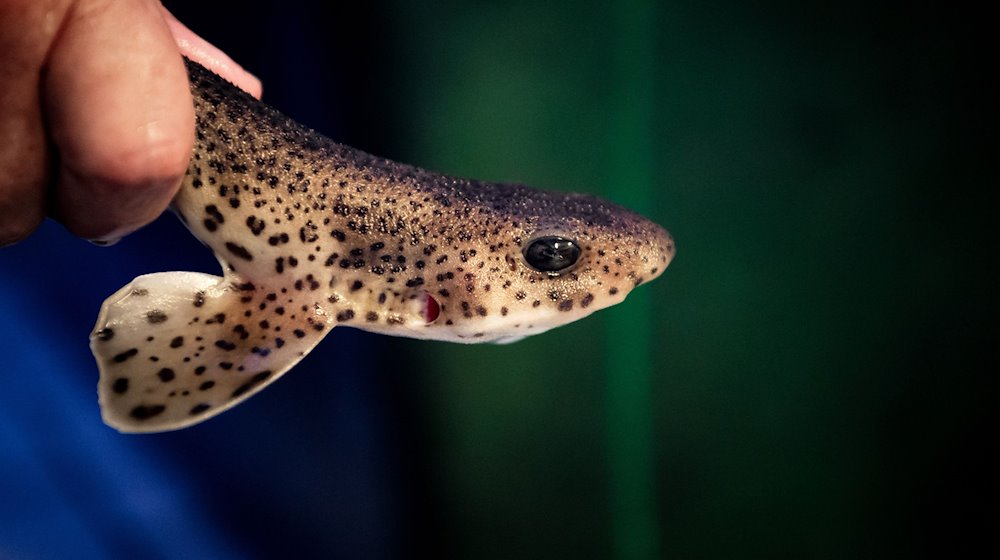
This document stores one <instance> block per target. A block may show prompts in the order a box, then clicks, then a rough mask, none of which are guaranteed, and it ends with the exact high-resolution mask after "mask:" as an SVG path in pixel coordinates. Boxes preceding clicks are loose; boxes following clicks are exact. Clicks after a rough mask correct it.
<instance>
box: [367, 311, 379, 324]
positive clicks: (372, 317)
mask: <svg viewBox="0 0 1000 560" xmlns="http://www.w3.org/2000/svg"><path fill="white" fill-rule="evenodd" d="M365 320H366V321H368V322H369V323H374V322H375V321H378V313H375V312H374V311H369V312H368V313H367V314H365Z"/></svg>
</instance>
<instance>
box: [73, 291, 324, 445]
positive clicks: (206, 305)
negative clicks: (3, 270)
mask: <svg viewBox="0 0 1000 560" xmlns="http://www.w3.org/2000/svg"><path fill="white" fill-rule="evenodd" d="M315 297H318V296H317V292H310V291H294V292H292V293H289V292H288V291H287V290H276V291H270V290H268V288H267V287H265V286H257V285H254V284H252V283H249V282H242V281H241V280H240V279H238V278H234V277H232V276H227V277H226V278H220V277H218V276H212V275H209V274H201V273H196V272H162V273H157V274H148V275H145V276H140V277H138V278H136V279H135V280H133V281H132V282H131V283H129V284H128V285H126V286H125V287H124V288H122V289H121V290H118V291H117V292H116V293H115V294H114V295H112V296H111V297H109V298H108V299H107V300H105V302H104V305H103V306H102V307H101V312H100V315H99V316H98V318H97V325H96V326H95V328H94V332H93V334H92V335H91V341H90V347H91V350H92V351H93V352H94V356H95V357H96V358H97V363H98V367H99V368H100V372H101V377H100V381H99V385H98V393H99V397H100V404H101V414H102V416H103V417H104V421H105V423H107V424H108V425H109V426H111V427H113V428H115V429H117V430H119V431H122V432H160V431H167V430H176V429H179V428H184V427H187V426H190V425H192V424H197V423H198V422H201V421H203V420H205V419H207V418H211V417H212V416H215V415H216V414H219V413H220V412H222V411H224V410H226V409H228V408H230V407H232V406H234V405H236V404H238V403H239V402H241V401H243V400H244V399H246V398H247V397H249V396H250V395H253V394H254V393H256V392H257V391H259V390H261V389H262V388H264V387H265V386H266V385H268V384H270V383H271V382H273V381H274V380H276V379H277V378H278V377H280V376H281V375H282V374H283V373H284V372H286V371H287V370H288V369H289V368H291V367H292V366H294V365H295V364H296V363H297V362H298V361H299V360H301V359H302V357H303V356H305V355H306V354H307V353H308V352H309V351H310V350H311V349H312V348H313V346H315V345H316V344H317V343H318V342H319V341H320V340H322V338H323V336H324V335H326V333H327V332H328V331H329V330H330V328H331V327H332V325H333V323H332V321H331V319H330V317H329V316H328V314H327V313H326V311H325V309H324V308H323V307H322V304H321V302H320V301H317V300H316V299H315Z"/></svg>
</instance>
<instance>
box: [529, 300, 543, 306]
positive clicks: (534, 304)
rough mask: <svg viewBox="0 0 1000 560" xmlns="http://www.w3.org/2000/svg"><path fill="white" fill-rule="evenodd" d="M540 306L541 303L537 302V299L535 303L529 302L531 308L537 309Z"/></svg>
mask: <svg viewBox="0 0 1000 560" xmlns="http://www.w3.org/2000/svg"><path fill="white" fill-rule="evenodd" d="M541 304H542V302H541V301H539V300H537V299H536V300H535V301H533V302H531V306H532V307H538V306H539V305H541Z"/></svg>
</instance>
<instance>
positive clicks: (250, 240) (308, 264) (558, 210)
mask: <svg viewBox="0 0 1000 560" xmlns="http://www.w3.org/2000/svg"><path fill="white" fill-rule="evenodd" d="M186 64H187V70H188V74H189V77H190V82H191V93H192V94H193V98H194V105H195V111H196V115H197V119H196V131H195V134H196V141H195V147H194V151H193V154H192V157H191V162H190V165H189V167H188V170H187V173H186V176H185V178H184V181H183V185H182V186H181V189H180V191H179V192H178V194H177V196H176V197H175V198H174V200H173V202H172V204H171V208H172V210H173V211H174V212H175V213H176V214H177V216H179V217H180V219H181V221H183V222H184V224H185V225H186V226H187V227H188V229H189V230H190V231H191V233H193V234H194V235H195V237H197V238H198V239H200V240H201V241H202V242H203V243H205V244H206V245H208V246H209V247H210V248H211V249H212V251H214V253H215V256H216V257H217V258H218V260H219V262H220V263H221V265H222V269H223V275H222V276H221V277H219V276H212V275H208V274H202V273H197V272H161V273H156V274H148V275H144V276H140V277H138V278H136V279H135V280H133V281H132V282H131V283H129V284H128V285H126V286H125V287H123V288H122V289H120V290H119V291H118V292H116V293H115V294H114V295H112V296H111V297H109V298H108V299H107V300H106V301H105V302H104V304H103V306H102V307H101V311H100V314H99V316H98V319H97V325H96V326H95V328H94V331H93V333H92V335H91V349H92V350H93V353H94V356H95V357H96V359H97V365H98V368H99V369H100V374H101V375H100V381H99V384H98V393H99V398H100V405H101V412H102V416H103V418H104V421H105V422H106V423H107V424H108V425H110V426H112V427H113V428H115V429H117V430H120V431H122V432H159V431H167V430H176V429H180V428H184V427H187V426H191V425H193V424H197V423H199V422H201V421H203V420H206V419H208V418H211V417H212V416H215V415H216V414H219V413H220V412H222V411H224V410H226V409H228V408H230V407H232V406H235V405H236V404H238V403H240V402H241V401H243V400H244V399H246V398H248V397H250V396H251V395H253V394H254V393H256V392H257V391H260V390H261V389H263V388H264V387H265V386H267V385H268V384H270V383H273V382H274V381H275V380H276V379H278V377H280V376H281V375H282V374H283V373H285V372H286V371H288V370H289V369H290V368H291V367H292V366H294V365H295V364H296V363H298V361H299V360H301V359H302V358H303V357H304V356H305V355H306V354H307V353H309V351H310V350H311V349H312V348H313V347H314V346H315V345H316V344H317V343H319V341H320V340H321V339H322V338H323V337H324V336H326V334H327V333H328V332H330V330H331V329H332V328H334V327H336V326H341V325H342V326H350V327H356V328H360V329H364V330H367V331H372V332H378V333H384V334H389V335H396V336H408V337H412V338H422V339H432V340H447V341H453V342H466V343H472V342H501V343H504V342H512V341H515V340H518V339H521V338H523V337H525V336H528V335H532V334H537V333H540V332H543V331H546V330H548V329H551V328H553V327H556V326H559V325H563V324H565V323H569V322H571V321H575V320H577V319H580V318H582V317H585V316H587V315H589V314H590V313H593V312H594V311H596V310H598V309H601V308H604V307H607V306H610V305H613V304H616V303H619V302H621V301H622V300H623V299H624V298H625V296H626V295H627V294H628V293H629V292H630V291H631V290H632V289H633V288H635V287H637V286H639V285H640V284H643V283H645V282H648V281H650V280H652V279H654V278H656V277H657V276H659V275H660V274H661V273H662V272H663V270H664V269H665V268H666V267H667V265H668V264H669V263H670V261H671V259H672V258H673V256H674V242H673V239H672V238H671V237H670V235H669V234H668V233H667V232H666V231H665V230H664V229H663V228H661V227H660V226H658V225H656V224H654V223H653V222H651V221H649V220H647V219H645V218H643V217H641V216H639V215H637V214H634V213H632V212H630V211H629V210H626V209H624V208H621V207H619V206H616V205H614V204H611V203H608V202H605V201H603V200H601V199H598V198H595V197H593V196H588V195H584V194H567V193H555V192H545V191H540V190H536V189H532V188H529V187H526V186H524V185H519V184H505V183H487V182H480V181H475V180H470V179H461V178H456V177H449V176H445V175H440V174H437V173H432V172H429V171H425V170H423V169H420V168H417V167H413V166H410V165H404V164H400V163H396V162H393V161H390V160H387V159H383V158H379V157H375V156H372V155H369V154H367V153H364V152H362V151H359V150H356V149H354V148H350V147H348V146H344V145H342V144H338V143H335V142H333V141H331V140H329V139H327V138H325V137H323V136H321V135H320V134H318V133H316V132H314V131H312V130H309V129H307V128H305V127H303V126H301V125H299V124H297V123H295V122H293V121H292V120H290V119H288V118H287V117H285V116H284V115H282V114H281V113H279V112H278V111H276V110H274V109H272V108H271V107H269V106H267V105H265V104H263V103H261V102H259V101H257V100H256V99H254V98H252V97H251V96H249V95H247V94H246V93H244V92H243V91H241V90H240V89H238V88H237V87H235V86H233V85H232V84H230V83H228V82H226V81H225V80H223V79H222V78H220V77H218V76H216V75H215V74H213V73H212V72H210V71H208V70H207V69H205V68H204V67H202V66H200V65H198V64H196V63H194V62H191V61H186Z"/></svg>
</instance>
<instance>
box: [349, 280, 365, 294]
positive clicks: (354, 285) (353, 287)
mask: <svg viewBox="0 0 1000 560" xmlns="http://www.w3.org/2000/svg"><path fill="white" fill-rule="evenodd" d="M364 285H365V284H364V282H362V281H361V280H355V281H354V283H352V284H351V291H352V292H356V291H358V290H360V289H361V288H362V287H364Z"/></svg>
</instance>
